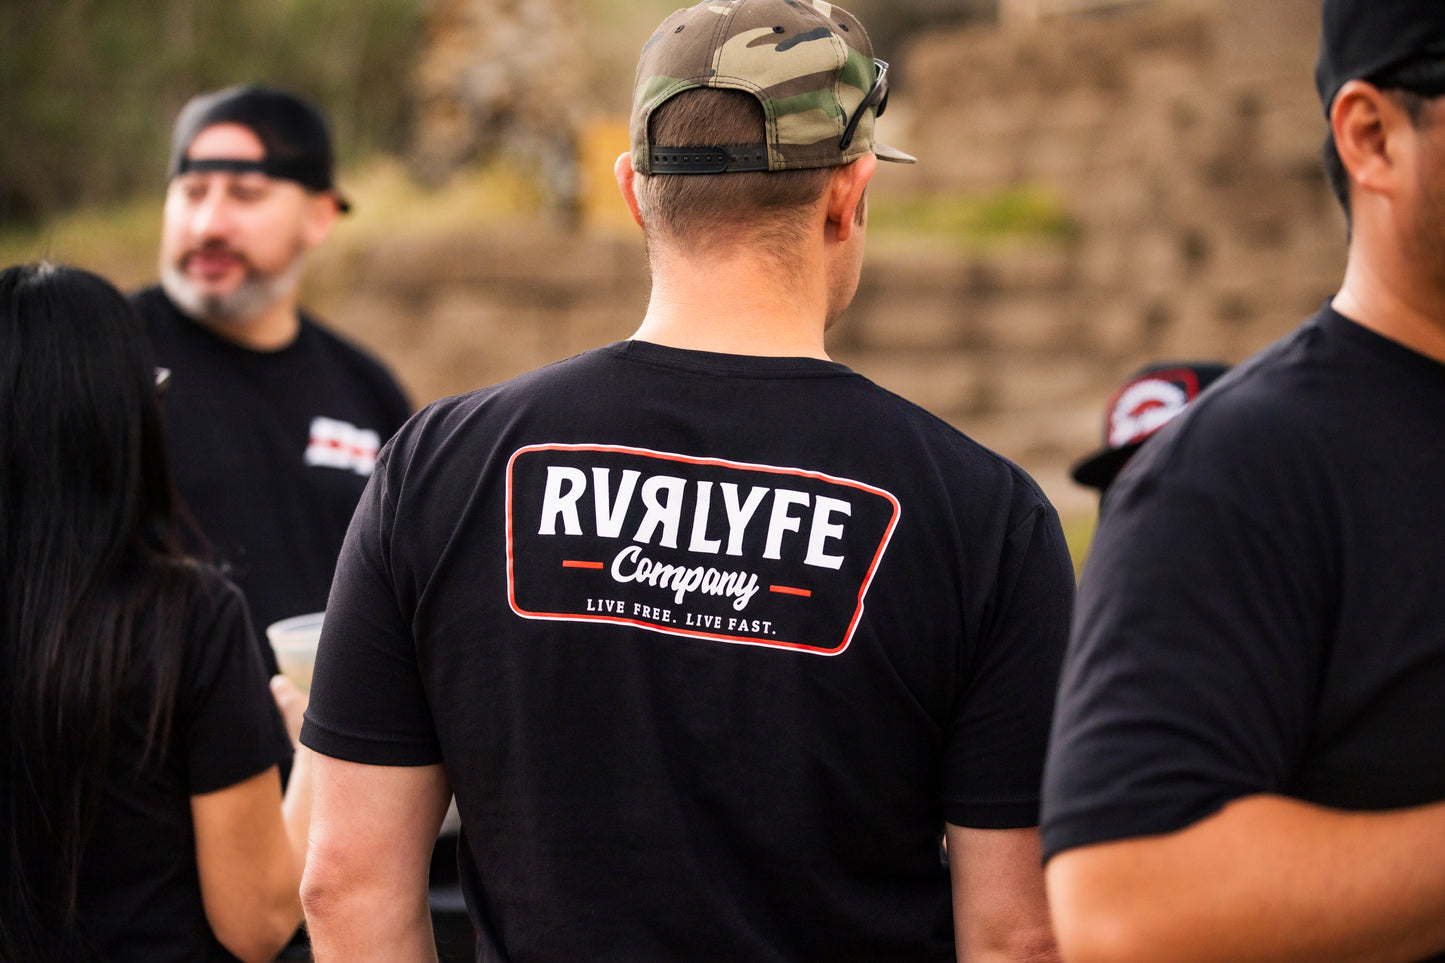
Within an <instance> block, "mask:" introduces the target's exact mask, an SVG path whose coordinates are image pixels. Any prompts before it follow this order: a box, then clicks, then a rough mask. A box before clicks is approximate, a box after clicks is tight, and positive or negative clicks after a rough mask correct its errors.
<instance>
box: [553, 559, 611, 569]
mask: <svg viewBox="0 0 1445 963" xmlns="http://www.w3.org/2000/svg"><path fill="white" fill-rule="evenodd" d="M562 567H563V568H602V567H603V565H602V563H601V562H577V561H573V560H572V559H566V558H564V559H563V560H562Z"/></svg>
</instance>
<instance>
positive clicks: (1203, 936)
mask: <svg viewBox="0 0 1445 963" xmlns="http://www.w3.org/2000/svg"><path fill="white" fill-rule="evenodd" d="M1047 878H1048V890H1049V899H1050V904H1051V906H1052V909H1053V912H1054V923H1055V926H1056V928H1057V933H1058V938H1059V945H1060V947H1061V948H1062V949H1063V951H1064V953H1065V955H1066V957H1067V958H1068V960H1069V961H1070V963H1095V961H1109V963H1132V961H1140V963H1144V961H1149V963H1153V961H1158V960H1170V961H1172V963H1204V961H1220V963H1266V961H1279V963H1295V961H1299V960H1310V961H1312V963H1334V961H1340V963H1344V961H1349V963H1407V961H1411V960H1419V959H1422V958H1424V957H1426V956H1429V955H1430V954H1432V953H1438V952H1441V951H1445V804H1437V805H1432V806H1426V807H1420V808H1414V809H1404V810H1395V811H1391V812H1381V813H1353V812H1342V811H1339V810H1329V809H1323V808H1320V807H1317V806H1312V805H1308V804H1305V803H1301V802H1297V801H1294V800H1290V799H1285V798H1282V797H1279V796H1267V795H1258V796H1249V797H1246V798H1244V799H1240V800H1238V801H1236V802H1234V803H1232V804H1230V805H1229V806H1227V807H1225V808H1224V809H1223V810H1221V811H1220V812H1219V813H1217V814H1215V815H1214V816H1211V817H1209V818H1208V819H1204V820H1201V821H1200V822H1198V823H1195V824H1194V825H1192V826H1190V827H1188V828H1186V829H1184V830H1181V831H1179V832H1175V833H1171V834H1168V835H1164V836H1148V837H1141V838H1137V839H1129V840H1124V841H1120V842H1110V843H1100V844H1097V845H1092V846H1085V847H1081V848H1079V849H1073V850H1067V851H1065V852H1063V853H1061V854H1060V855H1058V856H1056V857H1054V858H1053V859H1052V860H1050V862H1049V866H1048V873H1047Z"/></svg>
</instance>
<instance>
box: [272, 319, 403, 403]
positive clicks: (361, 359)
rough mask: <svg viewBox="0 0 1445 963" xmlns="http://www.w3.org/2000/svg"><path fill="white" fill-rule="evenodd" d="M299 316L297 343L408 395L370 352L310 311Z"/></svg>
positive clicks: (384, 365)
mask: <svg viewBox="0 0 1445 963" xmlns="http://www.w3.org/2000/svg"><path fill="white" fill-rule="evenodd" d="M299 316H300V320H301V334H300V335H299V339H298V340H304V341H305V343H306V344H307V346H308V350H310V351H312V352H315V353H317V354H319V355H321V356H324V357H326V358H328V359H329V360H330V362H331V363H333V364H338V365H342V366H344V367H346V368H350V369H352V370H353V371H355V372H356V373H357V374H358V375H360V376H362V377H364V378H365V379H366V380H369V381H372V382H375V383H377V384H379V385H384V386H387V387H388V389H394V390H395V391H396V392H397V393H399V394H403V395H404V394H405V393H404V392H403V391H402V389H401V386H400V383H399V382H398V381H397V379H396V375H395V374H394V373H393V372H392V370H391V368H390V367H389V366H388V365H387V364H386V362H384V361H382V360H381V358H380V357H379V356H378V355H376V354H374V353H373V352H372V351H371V349H369V348H367V347H365V346H363V345H362V344H360V343H359V342H357V341H353V340H352V339H351V338H350V337H349V336H347V335H344V334H342V333H340V332H338V331H336V330H335V329H334V328H332V327H331V326H330V325H329V324H327V323H326V322H325V321H322V320H321V319H319V318H318V317H317V316H316V315H315V314H313V313H311V312H310V311H307V310H305V309H303V310H301V311H300V312H299Z"/></svg>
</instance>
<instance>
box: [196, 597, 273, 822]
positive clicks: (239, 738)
mask: <svg viewBox="0 0 1445 963" xmlns="http://www.w3.org/2000/svg"><path fill="white" fill-rule="evenodd" d="M208 598H210V599H211V600H212V601H213V602H214V605H212V606H209V608H208V611H206V612H204V613H203V614H202V615H200V616H199V617H198V618H196V619H195V620H193V625H194V629H193V635H192V638H191V639H190V644H189V646H188V649H187V660H186V663H187V668H188V671H187V672H186V674H185V677H184V678H183V681H182V685H183V690H182V701H181V706H182V715H181V722H182V726H183V730H182V733H181V736H182V748H183V751H184V753H185V756H186V762H187V771H188V772H189V773H190V787H189V789H190V793H191V795H200V794H203V793H208V792H214V791H216V790H219V789H224V788H226V787H228V786H232V785H235V784H236V783H238V782H242V781H244V780H246V779H249V778H251V777H252V776H255V775H257V774H258V773H262V772H265V771H266V770H267V769H269V768H271V767H272V766H279V765H282V764H284V763H285V762H287V761H289V759H290V758H291V741H290V739H289V738H288V737H287V735H286V725H285V722H284V721H283V720H282V718H281V712H280V710H279V709H278V708H277V707H276V702H275V700H274V699H273V698H272V696H271V689H270V685H269V682H268V677H267V675H266V670H265V668H264V666H262V664H261V655H260V653H259V652H258V651H257V649H256V645H255V643H254V641H253V640H252V637H251V631H250V623H249V621H248V619H247V617H246V610H245V606H244V604H243V603H242V601H241V596H240V593H239V592H238V591H237V590H236V589H235V588H234V587H232V586H230V585H228V584H220V585H219V586H217V587H216V588H215V589H214V590H213V592H212V593H211V594H209V595H208Z"/></svg>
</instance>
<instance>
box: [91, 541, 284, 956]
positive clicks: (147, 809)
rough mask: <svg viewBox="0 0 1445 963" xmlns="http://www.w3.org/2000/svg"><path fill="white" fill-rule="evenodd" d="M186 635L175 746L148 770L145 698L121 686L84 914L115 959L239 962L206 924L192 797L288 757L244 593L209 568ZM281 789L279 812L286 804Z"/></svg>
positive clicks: (104, 952)
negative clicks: (252, 631)
mask: <svg viewBox="0 0 1445 963" xmlns="http://www.w3.org/2000/svg"><path fill="white" fill-rule="evenodd" d="M197 575H198V578H200V579H202V580H203V581H204V583H205V585H206V588H205V589H204V590H203V591H200V592H198V593H197V595H196V600H195V604H194V606H193V608H192V611H191V614H190V617H189V620H188V630H187V635H186V654H185V658H184V662H183V674H182V676H181V688H180V693H179V697H178V700H177V705H176V709H175V720H174V723H173V734H172V737H171V741H170V744H169V746H168V751H167V752H166V753H165V754H164V756H163V757H161V758H160V759H159V760H158V761H157V760H155V759H154V758H153V759H152V760H151V761H150V762H148V763H144V764H143V758H142V757H143V752H144V748H145V731H146V719H145V708H146V707H147V706H148V705H149V698H148V697H147V695H146V692H145V691H144V690H142V689H139V688H138V687H137V684H136V683H134V681H133V680H132V681H129V682H126V683H125V684H122V685H121V688H120V692H121V698H120V700H119V705H120V711H121V716H120V719H119V721H118V724H117V731H116V733H115V737H114V743H113V748H112V764H111V767H110V775H109V777H108V779H109V781H108V784H107V787H106V794H105V797H104V800H103V802H102V805H101V809H100V816H99V821H98V823H97V825H96V827H95V830H94V832H93V834H92V836H91V841H90V843H89V845H88V847H87V849H86V851H85V854H84V857H83V862H82V867H81V880H80V917H81V922H82V927H83V929H84V932H85V934H86V936H87V937H88V938H89V940H90V941H91V942H92V943H93V945H95V946H97V947H98V948H99V949H100V951H101V952H100V958H101V959H103V960H105V961H106V963H131V961H134V963H168V961H174V963H182V961H184V963H196V961H207V963H211V961H216V963H219V961H228V963H229V961H233V960H234V959H235V957H233V956H232V955H231V954H230V953H228V952H227V951H226V950H225V948H224V947H222V946H221V944H220V943H219V942H217V941H216V938H215V936H214V935H213V934H212V933H211V929H210V926H209V924H208V923H207V921H206V916H205V909H204V907H203V906H202V903H201V890H200V879H199V876H198V870H197V867H196V842H195V830H194V826H193V824H192V822H191V808H190V804H191V797H192V796H195V795H200V794H203V793H208V792H214V791H216V790H218V789H224V788H226V787H228V786H232V785H234V784H236V783H239V782H242V781H243V780H246V779H249V778H251V777H252V776H255V775H257V774H258V773H262V772H265V771H266V770H267V769H269V768H271V767H272V766H278V765H280V764H281V763H283V762H289V760H290V758H291V743H290V740H289V739H288V738H287V735H286V727H285V724H284V722H283V721H282V719H281V714H280V712H279V711H278V710H277V708H276V703H275V701H274V700H273V699H272V697H271V692H270V689H269V688H268V685H267V675H266V671H265V668H264V667H263V666H262V664H261V660H260V658H259V657H258V655H257V652H256V648H255V646H254V645H253V644H252V642H251V631H250V628H249V626H248V625H247V623H246V613H245V607H244V604H243V602H242V601H241V597H240V594H239V593H238V592H237V591H236V589H235V587H234V586H232V585H230V584H228V583H226V582H224V581H223V580H222V579H220V578H219V577H218V576H216V575H214V574H208V573H207V571H206V570H204V569H197ZM279 786H280V784H279V782H278V784H277V787H278V789H277V792H278V795H277V800H276V802H277V805H278V806H279V805H280V802H281V801H280V795H279V792H280V790H279Z"/></svg>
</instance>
